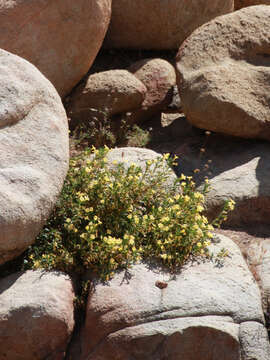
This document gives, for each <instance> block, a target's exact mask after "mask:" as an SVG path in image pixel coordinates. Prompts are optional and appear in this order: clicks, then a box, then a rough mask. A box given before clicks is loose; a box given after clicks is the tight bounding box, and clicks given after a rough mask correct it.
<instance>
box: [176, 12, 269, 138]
mask: <svg viewBox="0 0 270 360" xmlns="http://www.w3.org/2000/svg"><path fill="white" fill-rule="evenodd" d="M269 34H270V6H266V5H259V6H252V7H247V8H244V9H242V10H239V11H237V12H234V13H232V14H227V15H224V16H220V17H218V18H216V19H214V20H212V21H211V22H209V23H207V24H205V25H203V26H202V27H200V28H199V29H197V30H195V31H194V32H193V34H192V35H191V36H190V37H189V38H188V39H187V40H186V41H185V42H184V44H183V45H182V46H181V47H180V50H179V52H178V55H177V59H176V63H177V77H178V87H179V91H180V95H181V100H182V106H183V111H184V113H185V114H186V116H187V118H188V120H189V121H190V122H191V123H192V124H193V125H195V126H197V127H199V128H202V129H207V130H212V131H216V132H220V133H225V134H228V135H233V136H239V137H244V138H261V139H267V140H270V106H269V104H270V96H269V94H270V37H269Z"/></svg>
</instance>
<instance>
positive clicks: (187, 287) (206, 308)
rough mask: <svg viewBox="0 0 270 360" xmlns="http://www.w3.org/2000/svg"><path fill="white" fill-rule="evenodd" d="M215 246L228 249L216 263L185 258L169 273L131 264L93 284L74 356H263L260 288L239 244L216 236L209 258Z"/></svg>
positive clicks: (193, 359)
mask: <svg viewBox="0 0 270 360" xmlns="http://www.w3.org/2000/svg"><path fill="white" fill-rule="evenodd" d="M222 248H225V249H226V250H228V251H229V253H230V256H229V257H227V258H226V259H224V262H223V263H218V261H217V263H215V262H214V261H213V262H212V261H198V262H197V263H195V262H193V263H188V264H186V265H185V266H184V267H183V269H182V271H181V273H180V274H175V276H174V275H172V274H170V273H168V272H166V271H165V270H164V269H160V268H158V267H157V266H155V267H151V265H150V264H136V265H134V266H133V267H132V268H131V269H129V270H128V271H122V272H118V273H117V274H116V275H115V276H114V278H113V279H112V280H110V281H109V282H108V284H104V283H101V282H98V281H97V282H96V283H95V286H93V290H92V291H91V292H90V293H89V296H88V302H87V307H86V320H85V325H84V328H83V331H82V336H81V349H82V355H81V357H80V359H88V360H97V359H99V360H101V359H102V360H111V359H119V360H126V359H134V360H135V359H136V360H139V359H147V360H156V359H168V360H174V359H185V360H213V359H215V360H217V359H219V360H229V359H230V360H240V359H243V360H248V359H260V360H267V359H269V354H270V347H269V341H268V339H267V332H266V329H265V327H264V325H263V322H264V319H263V313H262V308H261V298H260V292H259V288H258V286H257V284H256V282H255V281H254V279H253V278H252V275H251V273H250V272H249V270H248V268H247V265H246V264H245V261H244V259H243V257H242V255H241V253H240V250H239V248H238V247H237V246H236V245H235V244H234V243H233V242H232V241H231V240H230V239H228V238H226V237H224V236H221V235H219V236H218V237H217V238H216V243H215V244H213V245H211V251H213V254H214V258H216V255H217V254H218V253H219V252H220V250H221V249H222ZM216 259H217V258H216ZM235 274H237V276H235ZM252 339H253V340H252ZM240 353H243V354H245V356H243V357H242V356H241V355H240ZM248 355H252V357H248Z"/></svg>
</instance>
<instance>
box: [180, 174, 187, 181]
mask: <svg viewBox="0 0 270 360" xmlns="http://www.w3.org/2000/svg"><path fill="white" fill-rule="evenodd" d="M186 178H187V177H186V176H185V175H184V174H181V176H180V178H179V179H180V180H186Z"/></svg>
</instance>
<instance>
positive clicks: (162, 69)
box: [127, 59, 176, 124]
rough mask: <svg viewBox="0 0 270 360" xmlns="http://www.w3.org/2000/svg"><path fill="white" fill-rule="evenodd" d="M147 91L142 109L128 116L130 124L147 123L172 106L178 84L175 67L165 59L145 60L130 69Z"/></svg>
mask: <svg viewBox="0 0 270 360" xmlns="http://www.w3.org/2000/svg"><path fill="white" fill-rule="evenodd" d="M129 71H130V72H132V73H133V74H134V75H135V76H136V77H137V78H138V79H139V80H140V81H141V82H142V83H143V84H144V85H145V86H146V89H147V92H146V96H145V99H144V101H143V103H142V105H141V109H138V110H136V111H133V112H131V113H130V114H128V116H127V121H128V122H129V123H132V124H133V123H138V122H142V121H145V120H147V119H149V118H151V117H153V116H154V115H155V114H157V113H159V112H160V111H161V110H162V109H164V108H165V107H166V106H167V105H169V104H170V102H171V100H172V97H173V87H174V85H175V84H176V74H175V69H174V67H173V66H172V65H171V64H170V63H169V62H168V61H166V60H163V59H145V60H140V61H137V62H136V63H134V64H132V65H131V66H130V67H129Z"/></svg>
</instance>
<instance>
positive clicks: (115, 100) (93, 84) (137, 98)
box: [68, 70, 147, 122]
mask: <svg viewBox="0 0 270 360" xmlns="http://www.w3.org/2000/svg"><path fill="white" fill-rule="evenodd" d="M146 91H147V89H146V87H145V85H144V84H143V83H142V82H141V81H140V80H138V79H137V78H136V76H134V75H133V74H131V73H130V72H129V71H127V70H109V71H103V72H100V73H96V74H93V75H90V76H89V77H88V79H87V81H86V83H85V84H82V85H80V86H79V87H78V88H77V89H76V90H75V91H74V93H73V94H72V96H71V100H70V102H69V105H68V113H69V115H70V117H71V118H72V119H73V120H74V121H76V122H79V121H88V120H89V119H91V116H93V109H96V110H97V112H102V113H104V116H109V117H110V116H112V115H116V114H121V113H125V112H128V111H132V110H134V109H137V108H139V107H140V106H141V104H142V102H143V100H144V98H145V94H146Z"/></svg>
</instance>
